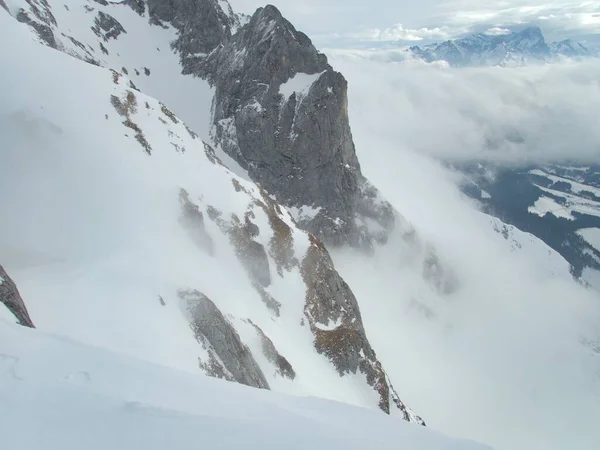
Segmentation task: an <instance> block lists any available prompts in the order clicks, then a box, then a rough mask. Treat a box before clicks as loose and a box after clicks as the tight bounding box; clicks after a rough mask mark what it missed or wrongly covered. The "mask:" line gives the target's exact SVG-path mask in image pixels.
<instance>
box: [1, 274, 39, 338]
mask: <svg viewBox="0 0 600 450" xmlns="http://www.w3.org/2000/svg"><path fill="white" fill-rule="evenodd" d="M0 302H1V303H3V304H4V306H6V307H7V308H8V310H9V311H10V312H11V313H13V315H14V316H15V317H16V319H17V320H18V321H19V324H21V325H23V326H25V327H30V328H35V326H34V325H33V321H32V320H31V317H29V313H28V312H27V307H26V306H25V302H24V301H23V299H22V298H21V294H19V290H18V289H17V286H16V285H15V283H14V281H13V280H12V279H11V278H10V277H9V276H8V274H7V273H6V271H5V270H4V268H3V267H2V266H0Z"/></svg>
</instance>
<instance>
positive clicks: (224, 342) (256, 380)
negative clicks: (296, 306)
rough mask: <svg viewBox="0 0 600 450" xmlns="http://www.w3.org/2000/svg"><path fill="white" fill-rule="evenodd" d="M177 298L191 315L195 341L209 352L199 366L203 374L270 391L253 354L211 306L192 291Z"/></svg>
mask: <svg viewBox="0 0 600 450" xmlns="http://www.w3.org/2000/svg"><path fill="white" fill-rule="evenodd" d="M179 297H180V298H181V299H182V300H183V301H184V302H185V308H186V309H187V311H188V313H189V314H190V325H191V327H192V330H193V331H194V335H195V336H196V339H198V342H200V343H201V344H202V345H203V346H204V348H205V350H207V351H208V355H209V359H208V361H206V362H204V363H202V366H203V368H204V370H205V371H206V373H207V374H208V375H211V376H214V377H217V378H224V379H226V380H229V381H236V382H238V383H241V384H245V385H247V386H253V387H257V388H262V389H269V383H267V380H266V379H265V376H264V374H263V372H262V370H261V369H260V366H259V365H258V364H257V362H256V360H255V359H254V357H253V356H252V352H251V351H250V349H249V348H248V347H247V346H246V345H244V343H243V342H242V340H241V339H240V336H239V334H238V333H237V331H236V330H235V327H234V326H233V325H232V324H231V323H230V322H229V321H228V320H227V319H226V318H225V316H223V313H222V312H221V311H220V310H219V308H217V306H216V305H215V304H214V302H213V301H212V300H211V299H209V298H208V297H207V296H206V295H204V294H202V293H201V292H198V291H195V290H186V291H180V292H179Z"/></svg>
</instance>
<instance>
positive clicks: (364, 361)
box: [301, 236, 425, 425]
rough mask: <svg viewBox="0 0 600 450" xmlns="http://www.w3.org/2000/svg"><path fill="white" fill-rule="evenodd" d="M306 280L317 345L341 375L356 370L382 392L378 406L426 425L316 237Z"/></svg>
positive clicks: (304, 264)
mask: <svg viewBox="0 0 600 450" xmlns="http://www.w3.org/2000/svg"><path fill="white" fill-rule="evenodd" d="M301 272H302V277H303V279H304V282H305V283H306V287H307V289H306V304H305V306H304V314H305V316H306V318H307V320H308V323H309V326H310V328H311V331H312V332H313V334H314V336H315V348H316V349H317V351H318V352H319V353H321V354H323V355H325V356H327V357H328V358H329V359H330V360H331V362H332V363H333V365H334V366H335V368H336V369H337V370H338V372H339V373H340V375H342V376H343V375H344V374H348V373H354V374H356V373H357V372H360V373H362V374H363V375H365V376H366V378H367V382H368V383H369V385H371V386H373V388H374V389H375V390H376V391H377V392H378V394H379V408H380V409H381V410H383V411H385V412H386V413H388V414H390V412H392V409H393V408H394V407H395V408H397V409H398V410H400V412H401V413H402V416H403V418H404V419H405V420H408V421H410V422H416V423H418V424H421V425H425V422H424V421H423V419H421V418H420V417H419V416H417V415H416V414H414V413H413V412H412V411H411V410H410V409H408V408H407V407H406V406H405V405H404V403H402V401H401V400H400V397H399V396H398V394H397V393H396V391H395V390H394V387H393V386H392V384H391V383H390V382H389V379H388V377H387V375H386V373H385V371H384V370H383V367H382V365H381V362H379V360H378V359H377V356H376V354H375V351H374V350H373V348H372V347H371V344H370V343H369V340H368V339H367V336H366V332H365V329H364V326H363V322H362V317H361V314H360V309H359V307H358V302H357V301H356V297H355V296H354V294H353V293H352V290H351V289H350V287H349V286H348V284H347V283H346V282H345V281H344V279H343V278H342V277H341V276H340V275H339V274H338V272H337V271H336V270H335V268H334V265H333V262H332V260H331V257H330V256H329V253H328V252H327V249H326V248H325V246H324V245H323V244H322V243H321V242H320V241H319V240H318V239H317V238H316V237H314V236H311V245H310V247H309V249H308V252H307V253H306V256H305V257H304V260H303V261H302V266H301Z"/></svg>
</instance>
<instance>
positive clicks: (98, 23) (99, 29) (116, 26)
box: [92, 11, 127, 42]
mask: <svg viewBox="0 0 600 450" xmlns="http://www.w3.org/2000/svg"><path fill="white" fill-rule="evenodd" d="M92 31H93V32H94V34H95V35H96V36H98V37H100V38H102V39H103V40H104V42H108V40H109V39H117V38H118V37H119V35H120V34H121V33H127V31H125V28H123V25H121V24H120V23H119V21H118V20H117V19H115V18H114V17H113V16H111V15H110V14H106V13H105V12H102V11H98V15H97V16H96V18H95V19H94V26H93V27H92Z"/></svg>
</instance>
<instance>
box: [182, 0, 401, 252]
mask: <svg viewBox="0 0 600 450" xmlns="http://www.w3.org/2000/svg"><path fill="white" fill-rule="evenodd" d="M184 71H187V72H191V73H194V74H195V75H198V76H201V77H204V78H206V79H208V80H209V82H210V83H211V84H213V85H214V87H215V98H214V101H213V107H214V114H213V122H214V129H213V137H214V139H215V141H216V142H217V143H218V144H220V145H221V146H222V148H223V149H224V150H225V152H227V153H228V154H229V155H230V156H231V157H233V158H234V159H235V160H236V161H237V162H238V163H239V164H240V165H241V166H242V167H243V168H245V169H247V170H248V173H249V175H250V176H251V177H252V179H253V180H255V181H257V182H258V183H260V184H261V186H262V187H264V188H265V189H266V190H267V191H268V192H269V193H271V194H273V195H275V196H276V197H277V201H279V202H280V203H283V204H286V205H288V206H295V207H301V206H304V205H309V206H312V207H313V208H320V212H319V213H318V214H317V215H316V216H315V217H311V218H308V219H307V220H304V221H299V225H300V226H302V227H303V228H305V229H307V230H309V231H311V232H313V233H314V234H316V235H318V236H320V237H321V238H322V239H324V240H325V241H327V242H328V243H332V244H344V243H350V244H352V245H355V246H358V247H364V248H367V249H369V248H370V247H371V245H372V237H373V236H372V233H371V230H369V227H368V226H367V225H366V222H364V220H362V219H364V218H370V219H374V220H375V223H378V224H379V225H378V228H380V230H383V232H384V234H385V232H387V231H389V229H391V227H393V225H394V220H393V219H394V214H393V211H392V208H391V206H390V205H389V204H388V203H386V202H383V201H378V203H377V204H373V201H374V200H373V197H374V195H373V192H375V193H377V191H376V189H375V188H374V187H372V186H370V185H368V188H364V186H365V184H366V180H365V178H364V177H363V176H362V174H361V170H360V165H359V163H358V159H357V157H356V152H355V148H354V143H353V141H352V133H351V131H350V125H349V121H348V98H347V82H346V80H345V79H344V77H343V76H342V75H341V74H340V73H338V72H335V71H334V70H333V69H332V68H331V66H330V65H329V64H328V63H327V58H326V56H325V55H324V54H322V53H319V52H318V51H317V50H316V48H315V47H314V46H313V45H312V43H311V41H310V39H309V38H308V37H307V36H306V35H305V34H303V33H301V32H299V31H297V30H296V29H295V28H294V27H293V26H292V24H290V23H289V22H288V21H287V20H286V19H284V18H283V17H282V16H281V14H280V13H279V11H278V10H277V9H276V8H275V7H273V6H266V7H265V8H259V9H258V10H257V11H256V13H255V14H254V15H253V16H252V18H251V19H250V21H249V22H248V24H246V25H244V26H243V27H242V28H241V29H240V30H239V31H238V32H237V33H236V34H235V35H234V36H233V37H231V39H229V40H228V41H224V44H223V45H221V46H219V47H218V48H216V49H215V50H214V51H213V52H212V53H211V54H210V55H209V56H208V57H206V58H203V59H202V60H199V61H198V62H197V64H195V65H189V64H188V65H187V66H185V67H184ZM302 79H305V80H308V81H306V82H305V85H304V86H302V87H296V89H295V91H294V92H291V91H290V89H291V88H289V86H291V85H296V84H298V83H299V81H298V80H302ZM290 80H291V81H290ZM288 82H289V86H288V87H286V88H282V85H284V84H286V85H287V83H288ZM300 84H302V83H300ZM292 90H293V89H292ZM290 92H291V94H290ZM375 196H376V195H375ZM380 230H377V232H379V231H380ZM377 239H378V240H379V237H378V238H377Z"/></svg>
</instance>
